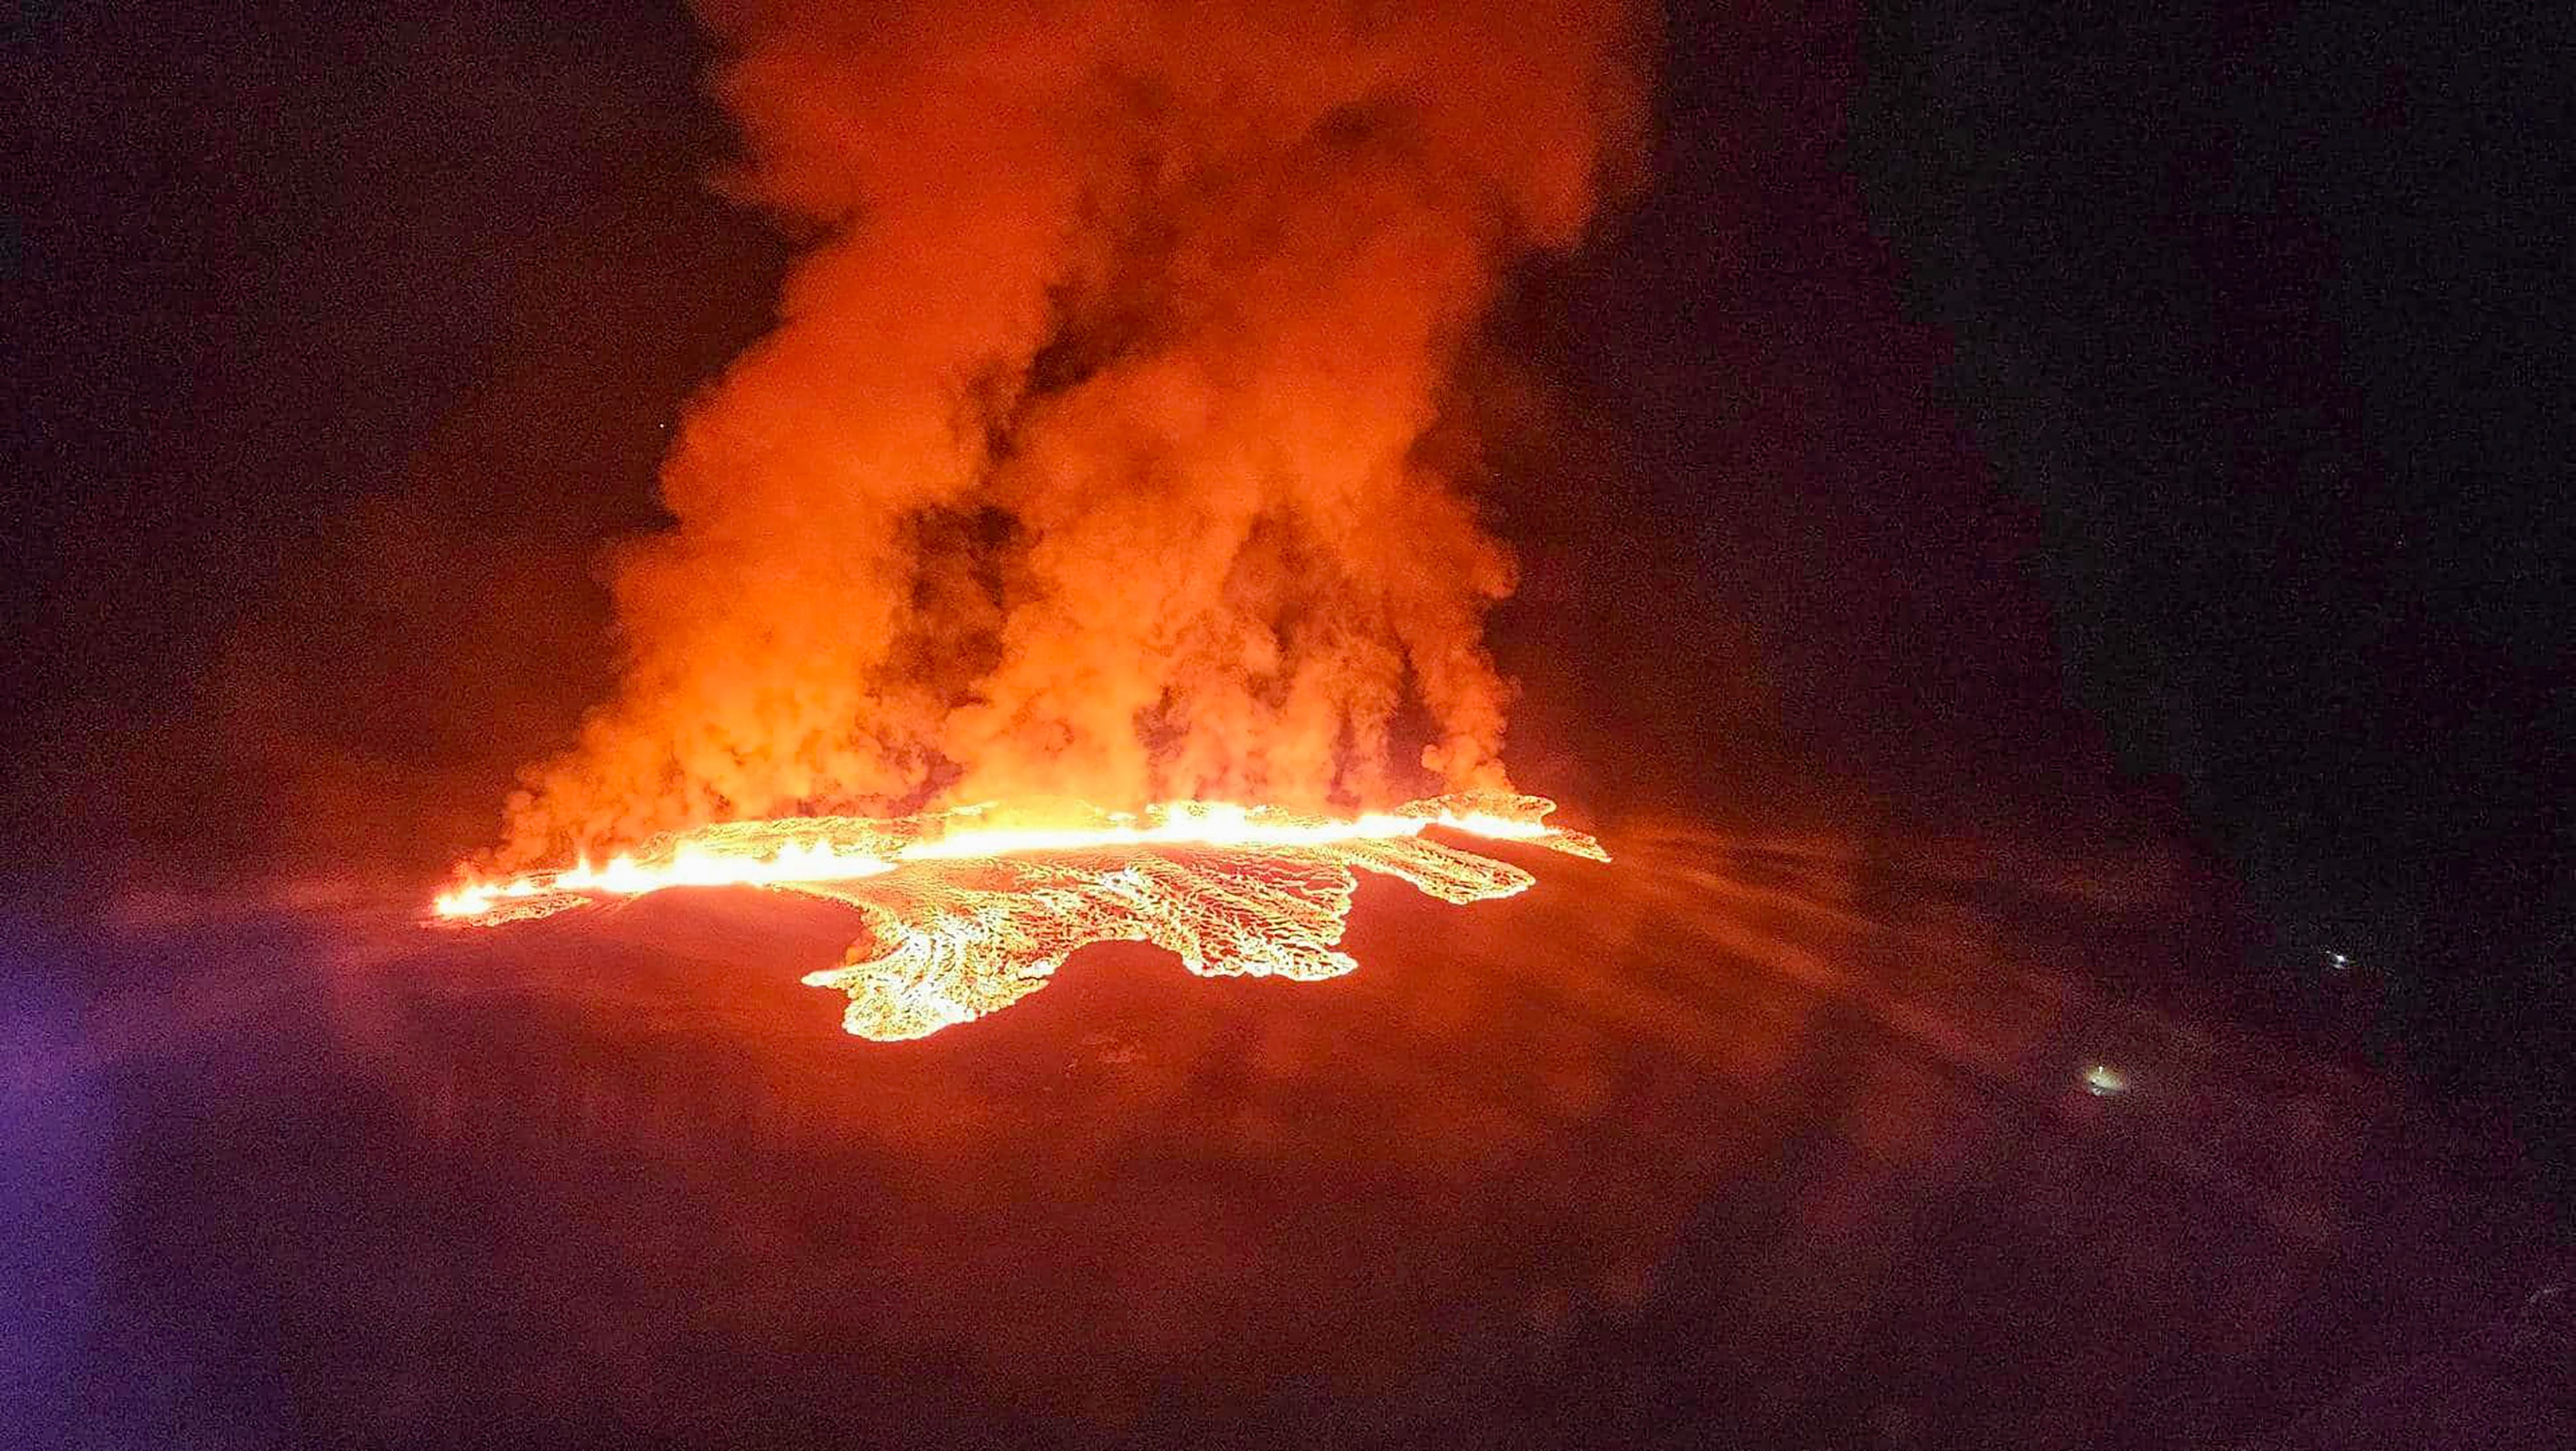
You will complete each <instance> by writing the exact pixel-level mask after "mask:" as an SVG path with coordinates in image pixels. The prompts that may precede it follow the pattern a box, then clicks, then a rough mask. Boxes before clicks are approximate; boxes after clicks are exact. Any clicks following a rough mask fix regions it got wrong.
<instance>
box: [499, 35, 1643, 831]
mask: <svg viewBox="0 0 2576 1451" xmlns="http://www.w3.org/2000/svg"><path fill="white" fill-rule="evenodd" d="M701 14H702V17H703V18H704V19H705V21H706V23H707V24H708V25H709V27H710V28H711V29H712V30H713V31H714V32H715V34H716V35H717V37H718V38H719V41H720V44H721V45H722V47H723V50H724V54H725V59H724V60H723V62H722V64H721V65H720V67H719V69H718V71H717V73H716V75H715V77H714V81H713V88H714V91H715V93H716V95H717V96H718V98H719V99H720V101H721V102H722V104H723V105H724V107H725V108H726V110H727V111H728V113H729V114H730V115H731V117H732V118H733V120H734V122H735V124H736V126H737V127H738V129H739V132H740V135H741V137H742V143H743V158H742V161H741V164H740V166H739V167H738V169H737V170H736V171H735V172H733V173H732V174H731V175H729V176H728V177H727V178H725V180H724V185H725V186H726V188H727V190H728V191H729V192H730V193H731V194H732V195H734V196H736V197H738V198H739V199H741V200H743V201H745V202H747V203H750V204H754V205H757V206H759V207H761V208H764V209H765V210H767V211H768V212H769V213H771V214H773V215H774V216H775V217H777V218H778V219H779V220H780V221H781V222H782V224H783V225H786V226H788V227H790V228H792V229H794V234H795V235H797V236H798V237H799V238H800V239H804V240H805V241H806V242H807V244H808V246H807V250H806V251H805V252H804V253H803V255H802V257H801V260H800V261H799V263H798V264H797V266H796V267H795V269H794V270H793V272H792V273H791V275H790V276H789V278H788V280H787V282H786V284H785V286H784V289H783V292H782V295H781V297H780V299H779V304H778V325H777V327H776V329H775V330H774V331H773V332H772V333H771V334H770V335H769V336H768V337H766V338H765V339H763V340H762V341H761V342H760V343H758V344H757V345H755V346H754V347H753V348H751V349H750V350H749V351H748V352H747V353H745V354H744V355H743V356H742V357H741V358H740V359H738V360H737V361H736V362H735V364H734V365H733V366H732V368H731V369H730V370H729V371H728V372H727V373H726V375H725V376H724V377H723V378H722V380H721V381H720V382H718V383H717V384H716V385H715V386H714V387H713V388H712V389H711V390H710V391H709V392H708V394H707V395H706V396H705V398H704V399H702V400H701V401H700V402H699V404H698V405H697V406H696V407H695V408H694V409H693V411H692V412H691V414H690V416H689V418H688V419H687V421H686V423H685V426H684V428H683V429H682V431H681V436H680V439H679V441H678V443H677V445H676V447H675V448H674V450H673V452H672V454H671V456H670V458H669V459H668V460H667V462H666V464H665V467H664V471H663V477H662V493H663V499H664V502H665V505H666V507H667V508H668V510H669V512H670V513H671V515H672V516H673V517H674V519H675V521H676V522H675V524H674V526H673V527H671V528H670V529H668V530H666V531H665V532H662V533H660V534H657V535H655V536H652V537H650V538H647V539H643V540H640V541H637V542H635V543H633V544H632V545H631V546H629V547H628V548H627V549H625V550H624V551H623V552H622V553H621V554H620V556H619V557H618V558H617V560H616V561H615V566H614V579H613V583H614V594H615V599H616V605H617V610H618V619H619V628H620V635H621V643H622V647H623V649H624V651H625V652H626V664H625V669H624V674H623V678H622V680H621V683H620V685H619V687H618V689H617V691H616V693H615V695H614V696H613V697H612V698H611V699H610V700H609V701H608V702H606V703H605V704H603V705H602V706H601V707H600V708H599V709H598V710H597V711H595V712H594V713H593V714H592V715H591V717H590V718H589V720H588V721H587V722H586V724H585V726H584V728H583V731H582V733H581V737H580V739H579V741H578V743H577V744H576V745H575V746H574V748H573V749H571V750H570V751H568V752H567V753H565V754H564V755H562V756H561V757H559V758H558V759H556V760H553V761H551V762H548V763H545V764H543V765H541V766H538V767H536V768H534V769H532V770H531V771H530V772H528V773H527V776H526V789H525V790H524V791H522V792H521V793H519V794H518V795H516V796H514V797H513V799H512V801H511V803H510V808H509V818H510V820H509V826H510V831H509V842H508V845H507V847H506V848H505V855H508V856H512V857H517V858H521V859H525V858H532V857H536V856H539V855H543V854H547V853H551V852H554V851H559V850H561V849H562V848H564V847H565V846H567V845H571V844H575V843H594V842H599V841H603V840H611V841H613V840H630V841H631V840H634V839H637V838H640V837H641V836H642V835H644V834H646V833H649V832H652V831H656V830H661V829H667V828H673V827H681V826H687V825H691V824H695V823H698V822H703V821H707V820H713V819H722V818H729V817H750V816H763V815H775V814H781V813H785V812H793V811H813V810H845V811H846V810H859V811H869V810H891V809H908V808H910V807H913V806H917V805H920V804H923V803H926V802H930V803H935V802H938V801H941V800H949V799H977V798H982V797H990V796H1003V795H1014V796H1016V795H1032V794H1070V795H1081V796H1085V797H1088V798H1090V799H1093V800H1095V801H1100V802H1103V803H1106V804H1131V803H1137V802H1142V801H1144V800H1148V799H1158V798H1180V797H1220V796H1221V797H1242V798H1255V799H1262V800H1268V801H1274V802H1278V803H1281V804H1309V803H1315V802H1321V801H1328V800H1339V801H1345V802H1350V801H1384V800H1389V799H1400V796H1401V795H1404V794H1412V793H1414V792H1415V791H1417V790H1418V789H1420V788H1421V787H1423V786H1425V785H1431V786H1437V787H1440V788H1444V789H1458V788H1470V787H1494V786H1501V785H1503V784H1504V777H1503V771H1502V766H1501V761H1500V750H1501V746H1502V740H1503V731H1504V723H1505V707H1506V704H1507V701H1508V698H1509V694H1510V692H1509V687H1508V683H1507V682H1506V681H1504V680H1503V679H1501V678H1500V677H1499V676H1498V675H1497V674H1496V672H1495V669H1494V666H1493V662H1492V660H1491V659H1490V657H1489V656H1488V655H1487V653H1486V651H1485V649H1484V647H1483V644H1482V641H1481V632H1482V624H1483V618H1484V614H1485V612H1486V611H1487V609H1488V608H1489V607H1490V606H1491V605H1492V604H1493V603H1494V602H1495V601H1496V600H1498V599H1500V598H1502V597H1503V596H1504V595H1506V594H1508V593H1509V592H1510V590H1511V588H1512V586H1513V578H1514V569H1513V563H1512V559H1511V556H1510V554H1509V552H1508V551H1507V550H1506V549H1505V548H1504V547H1503V545H1502V544H1501V543H1500V542H1499V541H1497V540H1496V539H1494V538H1493V537H1492V536H1490V535H1489V534H1488V533H1486V532H1485V531H1484V530H1483V529H1482V528H1481V527H1480V526H1479V523H1478V520H1477V513H1476V509H1475V506H1474V504H1473V502H1472V500H1471V499H1470V497H1469V496H1468V494H1467V493H1466V492H1465V491H1464V490H1465V487H1466V486H1467V485H1469V484H1472V483H1473V482H1474V479H1473V477H1472V475H1473V472H1474V464H1473V459H1472V450H1460V449H1458V448H1456V447H1454V446H1452V447H1443V448H1440V449H1437V450H1434V449H1430V448H1426V447H1424V446H1423V445H1424V441H1425V438H1426V435H1427V434H1429V433H1430V432H1431V430H1432V429H1433V427H1434V425H1435V423H1437V422H1439V421H1440V420H1441V419H1442V417H1443V409H1444V403H1445V402H1446V401H1447V399H1446V390H1447V388H1448V387H1449V378H1450V374H1451V370H1452V364H1453V363H1454V361H1455V360H1456V357H1457V355H1458V352H1459V349H1460V348H1461V347H1462V345H1463V344H1464V343H1465V342H1466V341H1467V340H1468V339H1469V338H1470V337H1471V335H1472V332H1473V330H1474V328H1475V327H1476V325H1477V323H1478V320H1479V318H1480V316H1481V314H1482V313H1483V311H1484V309H1485V308H1486V307H1487V305H1488V304H1489V302H1490V301H1491V300H1492V298H1493V296H1494V293H1495V291H1496V289H1497V287H1498V286H1499V284H1500V282H1501V280H1502V278H1503V276H1504V273H1505V271H1506V269H1508V268H1509V267H1510V266H1511V265H1512V264H1513V262H1514V261H1515V260H1516V259H1518V258H1520V257H1522V256H1524V255H1526V254H1528V253H1530V252H1532V251H1534V250H1542V249H1561V248H1566V247H1570V246H1571V245H1573V244H1574V243H1575V242H1576V241H1578V240H1579V239H1580V237H1581V236H1582V234H1583V232H1584V229H1585V227H1586V225H1587V223H1588V220H1589V219H1590V217H1591V215H1592V214H1593V212H1594V210H1595V208H1596V205H1597V204H1598V203H1599V202H1600V200H1601V199H1602V195H1603V192H1604V190H1605V187H1607V186H1608V185H1610V183H1608V182H1606V181H1605V178H1618V177H1622V176H1626V175H1630V174H1632V173H1633V167H1634V164H1635V158H1636V153H1637V146H1638V140H1639V134H1640V131H1641V128H1642V124H1643V109H1644V97H1643V95H1642V94H1641V91H1640V89H1639V87H1640V85H1641V84H1642V82H1641V79H1640V67H1639V65H1638V63H1637V61H1638V54H1639V51H1640V48H1641V42H1642V40H1643V39H1644V37H1645V31H1646V23H1645V21H1644V19H1643V18H1642V17H1641V16H1640V15H1638V14H1636V13H1633V12H1629V11H1626V10H1623V9H1621V8H1619V7H1617V6H1611V7H1602V6H1597V5H1577V4H1555V3H1538V4H1527V5H1490V4H1484V3H1433V4H1415V5H1399V4H1386V5H1377V4H1349V3H1340V4H1304V3H1294V0H1289V3H1242V4H1203V5H1185V4H1142V3H1139V4H1104V3H1089V4H1047V3H1036V4H1020V5H992V4H967V3H951V4H927V5H909V6H897V7H890V8H879V7H868V8H866V9H865V10H864V11H861V10H859V9H858V8H856V7H846V6H841V5H829V4H798V3H783V4H770V3H749V4H724V3H709V4H706V5H704V6H703V7H702V9H701ZM1435 454H1436V455H1437V458H1438V460H1439V461H1437V462H1435V461H1434V456H1435Z"/></svg>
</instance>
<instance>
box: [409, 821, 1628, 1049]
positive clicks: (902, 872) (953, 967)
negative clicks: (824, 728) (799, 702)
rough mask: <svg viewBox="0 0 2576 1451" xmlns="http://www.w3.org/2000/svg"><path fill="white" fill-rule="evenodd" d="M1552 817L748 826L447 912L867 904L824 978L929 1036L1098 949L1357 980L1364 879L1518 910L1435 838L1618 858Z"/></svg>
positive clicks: (889, 1025)
mask: <svg viewBox="0 0 2576 1451" xmlns="http://www.w3.org/2000/svg"><path fill="white" fill-rule="evenodd" d="M1555 809H1556V807H1555V803H1553V802H1551V801H1548V800H1546V799H1544V798H1542V797H1537V796H1518V795H1512V794H1508V793H1504V792H1466V793H1460V794H1455V795H1448V796H1435V797H1431V798H1429V799H1427V800H1422V801H1416V802H1413V803H1411V804H1410V805H1407V806H1404V807H1402V808H1400V809H1398V810H1395V811H1390V812H1373V813H1370V814H1367V815H1363V816H1359V817H1356V818H1351V819H1338V818H1333V817H1325V816H1310V815H1303V814H1299V813H1294V812H1288V811H1281V810H1277V809H1275V808H1270V807H1260V806H1234V805H1224V804H1210V803H1198V802H1185V803H1176V804H1172V805H1166V806H1157V807H1151V808H1148V809H1147V810H1146V811H1144V812H1143V813H1141V814H1136V815H1130V814H1126V813H1115V812H1103V811H1098V810H1096V809H1093V808H1089V807H1081V806H1065V805H1056V806H1053V807H1050V808H1048V809H1047V810H1045V811H1043V812H1035V811H1030V810H1027V809H1021V810H1013V809H1011V808H1006V807H1001V806H992V805H987V806H970V807H963V808H960V809H957V810H954V811H946V812H938V813H933V814H928V815H922V816H910V817H902V818H896V819H891V820H882V821H879V820H870V819H866V818H862V817H849V816H803V817H787V818H783V819H779V820H774V821H744V822H732V823H727V824H724V825H717V826H703V827H698V828H695V829H693V830H690V831H684V832H676V833H669V834H665V835H663V836H659V837H656V838H654V839H653V840H652V841H650V842H647V843H645V845H644V846H643V847H641V848H639V849H638V850H637V851H635V852H634V853H632V854H631V855H624V856H619V857H617V858H615V859H614V860H612V861H610V862H609V863H608V865H607V866H605V867H602V868H593V867H591V866H590V865H589V864H588V863H586V862H585V863H583V864H581V865H578V866H575V867H572V868H569V869H567V870H564V871H560V872H553V873H539V874H535V875H531V876H523V877H518V878H515V879H512V880H509V881H505V882H482V883H468V884H466V885H463V886H460V887H458V888H457V889H456V890H454V891H452V892H449V893H447V894H446V895H443V896H441V897H440V898H438V900H437V902H436V904H435V908H434V911H435V917H436V920H442V921H450V922H461V923H466V924H469V925H476V926H498V925H501V924H504V923H509V922H517V921H525V920H528V919H530V918H536V917H546V916H551V915H553V914H555V913H557V912H562V911H566V910H570V909H573V908H577V907H582V906H586V905H589V904H591V903H594V902H597V901H600V900H603V899H606V898H612V897H624V896H634V895H637V894H640V893H645V892H653V891H659V890H661V889H663V888H665V887H680V886H728V885H749V886H761V887H771V888H775V889H778V890H782V891H791V892H801V893H804V894H807V895H810V896H816V897H823V898H827V899H829V900H832V901H836V902H842V903H846V904H848V905H850V906H852V907H855V908H857V909H858V911H859V912H860V913H861V914H862V916H863V918H864V920H865V923H866V929H867V930H866V935H865V936H863V937H862V938H861V939H860V940H859V942H858V943H857V944H856V945H854V946H852V947H851V949H850V951H849V954H848V957H847V960H846V961H845V962H844V963H843V965H841V966H839V967H835V968H828V969H825V970H823V971H820V972H815V973H811V974H808V975H807V977H806V978H805V981H806V982H808V983H811V984H813V985H814V986H816V987H833V988H839V989H841V990H842V991H843V992H846V993H847V994H849V998H850V1007H849V1011H848V1013H847V1014H846V1015H844V1017H843V1020H842V1026H843V1027H845V1028H847V1029H848V1030H849V1031H850V1032H852V1033H855V1034H857V1035H859V1036H860V1037H863V1038H873V1039H877V1040H879V1041H892V1040H898V1039H905V1038H919V1037H923V1036H926V1035H928V1034H931V1033H935V1032H937V1031H939V1030H940V1029H942V1028H945V1027H948V1026H950V1025H952V1024H955V1023H963V1022H966V1021H969V1020H970V1019H973V1018H978V1017H981V1016H983V1015H984V1014H986V1013H990V1012H994V1011H997V1010H999V1009H1002V1008H1006V1007H1009V1006H1010V1005H1011V1004H1013V1003H1015V1002H1018V1001H1019V1000H1020V999H1021V998H1024V997H1026V996H1028V995H1029V994H1030V993H1033V992H1035V991H1037V990H1038V989H1039V988H1040V987H1043V986H1045V984H1046V980H1047V978H1048V977H1050V976H1051V975H1053V974H1054V972H1055V970H1056V969H1057V968H1058V967H1061V966H1062V965H1063V964H1064V961H1065V959H1066V958H1068V957H1070V956H1072V955H1073V953H1074V952H1075V951H1076V950H1077V949H1079V948H1081V947H1084V946H1087V945H1089V944H1091V943H1094V942H1145V943H1151V944H1153V945H1154V946H1156V947H1161V948H1164V949H1166V950H1168V951H1170V952H1171V953H1173V954H1174V955H1176V956H1178V957H1179V958H1180V959H1181V965H1182V966H1184V967H1186V968H1188V969H1189V970H1190V971H1191V972H1194V973H1197V974H1199V975H1201V976H1210V977H1212V976H1226V975H1245V976H1253V977H1263V976H1272V975H1276V976H1279V977H1286V978H1292V979H1295V980H1297V981H1300V982H1312V981H1316V980H1319V979H1322V978H1328V977H1338V976H1340V975H1341V974H1343V973H1346V972H1349V971H1350V970H1351V969H1352V968H1353V967H1355V966H1357V965H1358V964H1356V963H1355V962H1353V961H1352V959H1351V958H1350V957H1349V955H1348V954H1346V953H1343V952H1342V951H1340V950H1339V948H1338V946H1337V945H1336V944H1338V943H1339V942H1340V941H1341V938H1342V930H1343V927H1344V926H1345V924H1346V923H1347V922H1348V920H1349V917H1350V907H1351V894H1352V892H1353V891H1354V890H1355V888H1356V887H1357V885H1358V882H1357V878H1356V877H1355V876H1354V875H1353V872H1354V870H1357V871H1368V872H1375V873H1378V874H1379V875H1381V876H1389V877H1395V878H1398V879H1400V880H1402V881H1405V882H1409V883H1411V884H1412V885H1413V886H1414V887H1415V888H1417V889H1419V890H1420V891H1423V892H1425V893H1427V894H1429V895H1431V896H1434V897H1438V898H1440V899H1441V900H1443V901H1447V902H1460V903H1464V902H1474V901H1481V900H1484V899H1486V898H1491V897H1508V896H1511V895H1512V894H1514V893H1516V892H1519V891H1522V890H1523V889H1525V888H1527V887H1528V886H1530V884H1531V882H1532V880H1533V879H1532V878H1531V876H1530V874H1529V873H1527V872H1525V871H1523V870H1521V869H1520V868H1519V867H1516V866H1513V865H1511V864H1509V863H1507V862H1501V861H1496V860H1494V859H1492V858H1490V857H1485V856H1479V855H1477V854H1475V853H1473V852H1468V851H1462V850H1459V849H1458V848H1455V847H1451V846H1446V845H1443V844H1441V843H1440V842H1437V841H1433V840H1430V839H1429V838H1427V837H1425V836H1424V835H1423V833H1424V831H1426V830H1427V829H1429V828H1433V827H1439V828H1443V829H1446V830H1449V831H1453V832H1456V833H1459V834H1461V835H1466V836H1475V837H1484V838H1487V839H1491V840H1498V841H1518V842H1527V843H1529V844H1531V845H1535V846H1544V847H1548V848H1550V849H1552V850H1555V851H1561V852H1565V853H1568V854H1570V855H1573V856H1581V857H1589V858H1591V859H1593V860H1595V861H1607V860H1609V856H1608V854H1607V853H1605V852H1604V851H1603V850H1602V849H1601V844H1600V843H1599V842H1597V841H1595V840H1593V839H1592V838H1591V837H1589V836H1586V835H1584V834H1582V833H1580V832H1574V831H1565V830H1560V829H1558V828H1555V827H1551V826H1549V825H1547V824H1546V818H1547V816H1548V814H1549V813H1551V812H1553V811H1554V810H1555Z"/></svg>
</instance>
